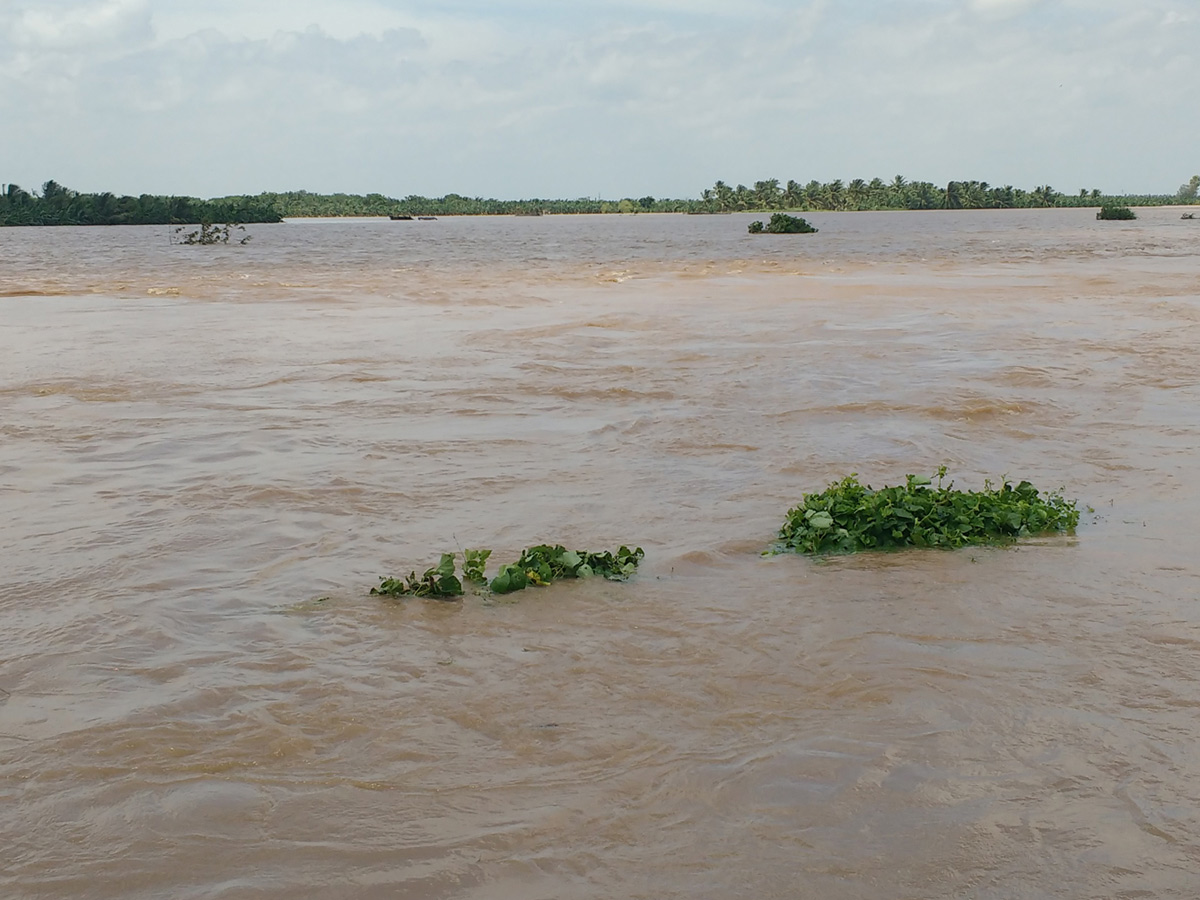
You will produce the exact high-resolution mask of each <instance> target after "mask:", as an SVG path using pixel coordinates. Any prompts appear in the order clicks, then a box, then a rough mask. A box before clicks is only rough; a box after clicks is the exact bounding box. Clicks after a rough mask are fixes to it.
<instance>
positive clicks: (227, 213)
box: [0, 175, 1200, 225]
mask: <svg viewBox="0 0 1200 900" xmlns="http://www.w3.org/2000/svg"><path fill="white" fill-rule="evenodd" d="M1198 190H1200V175H1197V176H1193V177H1192V178H1191V179H1190V180H1189V181H1188V182H1187V183H1185V184H1183V185H1181V186H1180V187H1179V190H1178V191H1176V192H1175V193H1174V194H1106V193H1103V192H1102V191H1101V190H1100V189H1099V188H1093V189H1087V188H1083V189H1080V191H1079V193H1078V194H1068V193H1063V192H1061V191H1057V190H1055V189H1054V188H1052V187H1051V186H1050V185H1039V186H1037V187H1035V188H1033V189H1032V190H1024V189H1022V188H1016V187H1013V186H1012V185H1004V186H1002V187H994V186H992V185H990V184H988V183H987V182H986V181H951V182H949V183H948V184H946V185H936V184H933V183H932V182H928V181H909V180H908V179H906V178H905V177H903V176H902V175H897V176H896V177H894V178H892V179H891V180H890V181H884V180H883V179H881V178H873V179H871V180H870V181H866V180H864V179H862V178H855V179H853V180H852V181H849V182H843V181H842V180H840V179H835V180H834V181H829V182H820V181H815V180H814V181H809V182H807V183H805V184H801V183H800V182H798V181H793V180H789V181H786V182H781V181H780V180H779V179H777V178H768V179H765V180H763V181H756V182H754V184H753V185H752V186H750V187H747V186H746V185H744V184H738V185H729V184H727V183H726V182H724V181H718V182H716V184H714V185H713V186H712V187H711V188H707V189H705V190H704V191H702V192H701V194H700V198H699V199H698V200H697V199H685V200H669V199H661V198H656V197H652V196H646V197H638V198H634V197H625V198H623V199H620V200H601V199H599V198H596V199H593V198H589V197H582V198H579V199H575V200H548V199H540V198H532V199H522V200H495V199H485V198H483V197H466V196H463V195H461V194H446V195H445V196H443V197H422V196H419V195H416V194H410V195H409V196H407V197H403V198H397V197H387V196H385V195H383V194H314V193H310V192H308V191H288V192H284V193H274V192H265V193H261V194H257V195H253V196H251V195H242V196H229V197H217V198H213V199H211V200H199V199H196V198H194V197H164V196H160V195H152V194H142V195H140V196H138V197H130V196H116V195H114V194H111V193H107V192H105V193H99V194H87V193H81V192H79V191H74V190H71V189H70V188H66V187H63V186H62V185H60V184H58V183H57V182H54V181H47V182H46V183H45V184H44V185H42V189H41V190H40V191H36V190H35V191H27V190H24V189H23V188H21V187H19V186H18V185H15V184H8V185H3V186H0V225H198V224H201V223H204V222H208V223H214V222H225V223H232V224H235V225H236V224H246V223H252V222H278V221H280V220H281V219H283V218H306V217H326V216H329V217H350V216H390V215H410V216H480V215H484V216H486V215H542V214H547V215H551V214H558V215H571V214H589V213H590V214H595V213H625V214H629V213H692V214H705V213H712V214H716V213H731V212H758V211H766V212H770V211H777V210H778V211H783V210H792V211H804V212H811V211H826V210H828V211H855V210H893V209H895V210H901V209H1013V208H1038V207H1101V206H1105V205H1114V206H1163V205H1166V204H1172V203H1185V204H1194V203H1197V202H1200V201H1198V199H1197V192H1198Z"/></svg>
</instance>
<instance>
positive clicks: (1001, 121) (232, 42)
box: [0, 0, 1200, 198]
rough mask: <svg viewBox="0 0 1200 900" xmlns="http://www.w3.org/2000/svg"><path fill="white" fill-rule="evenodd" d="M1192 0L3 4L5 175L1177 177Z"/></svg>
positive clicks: (518, 185)
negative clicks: (898, 175)
mask: <svg viewBox="0 0 1200 900" xmlns="http://www.w3.org/2000/svg"><path fill="white" fill-rule="evenodd" d="M1198 47H1200V2H1198V0H440V2H438V0H337V2H333V0H201V2H197V3H187V2H182V0H157V2H152V0H0V182H15V183H17V184H20V185H21V186H23V187H26V188H35V187H38V186H39V185H40V184H41V183H42V182H44V181H46V180H47V179H51V178H53V179H55V180H57V181H58V182H60V183H62V184H65V185H67V186H69V187H73V188H75V189H77V190H83V191H103V190H110V191H113V192H115V193H133V194H138V193H143V192H145V193H163V194H189V195H194V196H201V197H210V196H215V195H222V194H232V193H257V192H259V191H262V190H294V189H301V188H303V189H306V190H310V191H317V192H322V193H326V192H335V191H345V192H349V193H366V192H370V191H378V192H381V193H384V194H388V195H391V196H404V195H407V194H424V195H428V196H440V195H443V194H445V193H448V192H457V193H461V194H466V195H469V196H486V197H500V198H521V197H564V198H574V197H583V196H592V197H594V196H597V195H599V196H603V197H605V198H619V197H623V196H632V197H640V196H643V195H646V194H651V195H654V196H656V197H696V196H698V195H699V193H700V191H701V190H703V189H704V188H706V187H709V186H711V185H712V183H713V182H714V181H716V180H717V179H723V180H725V181H727V182H729V183H730V184H737V183H738V182H742V183H745V184H748V185H749V184H752V183H753V182H754V181H756V180H759V179H763V178H772V177H774V178H779V179H780V180H781V181H785V182H786V181H787V180H788V179H789V178H794V179H796V180H797V181H801V182H806V181H809V180H810V179H814V178H815V179H818V180H820V181H829V180H832V179H834V178H841V179H843V180H845V181H849V180H850V179H852V178H859V177H861V178H865V179H870V178H872V177H874V176H879V177H881V178H884V179H886V180H891V178H892V177H893V176H895V175H897V174H902V175H904V176H905V177H906V178H908V179H910V180H928V181H933V182H937V183H944V182H946V181H948V180H950V179H977V180H981V181H988V182H991V183H992V184H994V185H1003V184H1013V185H1015V186H1017V187H1024V188H1032V187H1034V186H1036V185H1038V184H1044V183H1049V184H1051V185H1053V186H1054V187H1055V188H1057V189H1058V190H1061V191H1066V192H1069V193H1074V192H1077V191H1078V190H1079V189H1080V188H1089V189H1090V188H1093V187H1099V188H1101V189H1102V190H1104V191H1106V192H1112V193H1123V192H1153V193H1170V192H1173V191H1174V190H1175V189H1176V188H1177V187H1178V186H1179V184H1180V183H1182V182H1184V181H1186V180H1187V179H1188V177H1190V176H1191V175H1193V174H1195V173H1197V172H1200V124H1198V117H1200V102H1198V99H1197V93H1198V91H1197V89H1198V88H1200V63H1198V62H1197V48H1198Z"/></svg>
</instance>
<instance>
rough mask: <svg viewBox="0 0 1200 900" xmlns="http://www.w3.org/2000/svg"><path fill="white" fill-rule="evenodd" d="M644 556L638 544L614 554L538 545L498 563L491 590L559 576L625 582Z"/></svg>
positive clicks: (500, 590)
mask: <svg viewBox="0 0 1200 900" xmlns="http://www.w3.org/2000/svg"><path fill="white" fill-rule="evenodd" d="M645 555H646V554H645V552H643V550H642V548H641V547H638V548H637V549H635V550H630V549H629V548H628V547H626V546H624V545H622V546H621V548H620V549H619V550H617V552H616V553H590V552H588V551H587V550H568V549H566V548H565V547H563V546H561V545H558V546H554V547H551V546H549V545H547V544H540V545H538V546H537V547H529V548H528V549H526V550H524V551H522V553H521V558H520V559H518V560H517V561H516V562H515V563H510V564H509V565H506V566H501V567H500V574H499V575H497V576H496V577H495V578H493V579H492V583H491V589H492V593H494V594H509V593H512V592H513V591H519V590H522V589H524V588H527V587H529V586H530V585H534V586H537V587H541V586H544V585H547V584H550V583H551V582H552V581H558V580H559V579H562V578H589V577H591V576H593V575H599V576H601V577H602V578H607V579H608V580H609V581H625V580H626V579H628V578H629V576H630V575H632V574H633V573H634V572H636V571H637V567H638V563H639V562H641V561H642V557H644V556H645Z"/></svg>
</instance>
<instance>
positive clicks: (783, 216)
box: [747, 213, 817, 234]
mask: <svg viewBox="0 0 1200 900" xmlns="http://www.w3.org/2000/svg"><path fill="white" fill-rule="evenodd" d="M747 230H748V231H749V232H750V233H751V234H816V233H817V229H816V228H814V227H813V226H812V225H809V224H808V222H807V221H806V220H805V219H801V218H797V217H796V216H789V215H788V214H787V213H772V215H771V220H770V221H769V222H767V225H766V227H765V228H764V227H763V223H762V222H759V221H754V222H751V223H750V225H749V227H748V228H747Z"/></svg>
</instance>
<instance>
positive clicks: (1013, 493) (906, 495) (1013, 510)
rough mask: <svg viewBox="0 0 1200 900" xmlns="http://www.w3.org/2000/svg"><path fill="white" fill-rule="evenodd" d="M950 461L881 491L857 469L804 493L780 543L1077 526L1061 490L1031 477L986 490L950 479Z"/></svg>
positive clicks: (806, 547) (861, 542) (846, 548)
mask: <svg viewBox="0 0 1200 900" xmlns="http://www.w3.org/2000/svg"><path fill="white" fill-rule="evenodd" d="M945 475H946V467H945V466H942V467H941V468H939V469H938V472H937V479H938V482H937V485H936V486H934V485H933V483H932V480H931V479H929V478H921V477H917V476H915V475H909V476H907V477H906V479H905V483H904V484H903V485H898V486H895V487H884V488H881V489H879V490H875V489H873V488H872V487H870V486H869V485H863V484H861V483H859V481H858V477H857V476H856V475H849V476H847V477H846V478H843V479H842V480H841V481H835V482H833V483H832V484H830V486H829V488H828V489H827V490H825V491H823V492H822V493H819V494H805V495H804V497H803V499H801V501H800V503H799V504H798V505H797V506H795V507H794V508H792V509H790V510H788V514H787V521H786V522H785V523H784V525H783V527H782V528H781V529H780V531H779V541H778V543H777V545H776V549H777V550H780V551H793V552H796V553H810V554H827V553H855V552H857V551H860V550H885V549H892V548H900V547H941V548H944V549H954V548H956V547H965V546H969V545H976V544H999V543H1007V542H1011V541H1014V540H1016V539H1017V538H1021V537H1026V536H1029V535H1035V534H1046V533H1049V532H1056V531H1072V530H1073V529H1074V528H1075V526H1076V525H1077V524H1079V510H1078V509H1076V507H1075V503H1074V502H1073V501H1068V500H1066V499H1064V498H1063V496H1062V494H1061V493H1060V492H1052V493H1049V494H1045V495H1042V494H1040V493H1039V492H1038V490H1037V488H1035V487H1034V486H1033V485H1032V484H1030V483H1029V482H1028V481H1022V482H1020V483H1018V484H1015V485H1014V484H1012V483H1011V482H1009V481H1008V479H1007V478H1005V479H1004V480H1003V482H1002V483H1001V485H1000V486H999V487H995V486H993V485H992V483H991V482H990V481H986V482H984V489H983V490H982V491H956V490H954V483H953V482H951V483H950V484H947V485H945V486H943V484H942V480H943V479H944V478H945Z"/></svg>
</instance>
